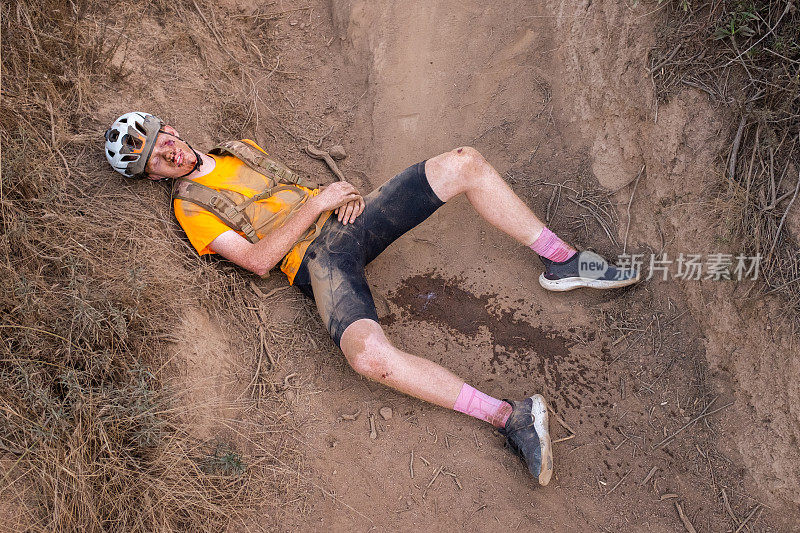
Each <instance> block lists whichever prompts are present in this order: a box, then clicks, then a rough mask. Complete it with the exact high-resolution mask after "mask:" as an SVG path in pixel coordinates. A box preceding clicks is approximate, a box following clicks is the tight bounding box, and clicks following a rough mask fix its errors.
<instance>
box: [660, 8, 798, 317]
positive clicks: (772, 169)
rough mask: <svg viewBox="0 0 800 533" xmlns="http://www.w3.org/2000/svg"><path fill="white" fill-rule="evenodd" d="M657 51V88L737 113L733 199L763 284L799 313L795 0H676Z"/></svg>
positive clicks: (728, 197) (729, 166) (729, 172)
mask: <svg viewBox="0 0 800 533" xmlns="http://www.w3.org/2000/svg"><path fill="white" fill-rule="evenodd" d="M669 8H670V13H669V16H668V18H667V22H666V23H665V25H664V27H663V28H662V35H661V38H660V39H659V42H660V43H661V44H660V45H659V47H658V48H656V49H655V50H653V51H652V52H651V57H650V62H651V73H652V75H653V78H654V81H655V84H656V95H657V97H658V98H659V100H661V101H664V100H666V99H668V98H670V97H671V96H672V95H673V94H675V93H676V92H677V91H678V90H679V89H680V88H682V87H684V86H690V87H696V88H698V89H700V90H702V91H704V92H706V93H707V94H708V95H709V97H710V98H711V99H712V100H713V101H716V102H720V103H724V104H727V105H729V106H730V107H731V109H732V110H733V115H734V120H733V121H732V123H731V131H730V138H731V142H730V145H729V146H730V149H729V151H728V153H727V154H725V156H726V165H725V168H726V176H725V177H726V181H725V183H724V184H723V185H724V189H725V192H724V199H725V201H726V203H727V205H729V206H730V211H731V217H730V218H732V219H733V220H734V221H735V222H734V226H735V227H734V228H733V229H734V231H735V233H736V234H737V236H738V237H739V239H740V240H741V241H742V242H743V243H744V246H745V248H746V250H745V252H747V253H749V254H750V255H755V254H760V255H761V256H762V257H763V259H762V275H763V279H764V280H765V284H764V290H765V291H767V292H775V293H779V294H780V295H782V296H783V297H784V298H785V300H786V301H787V303H788V304H789V305H790V306H791V307H792V308H794V310H795V311H796V312H798V313H800V246H798V242H797V240H796V236H794V237H793V236H792V235H791V233H790V232H789V230H788V227H787V218H788V217H789V216H792V214H794V216H797V210H798V209H800V205H798V202H796V199H797V196H798V190H799V189H800V37H798V36H800V9H798V7H797V6H796V5H795V3H794V2H792V1H791V0H723V1H719V2H716V1H715V2H687V1H686V0H677V1H673V2H670V3H669Z"/></svg>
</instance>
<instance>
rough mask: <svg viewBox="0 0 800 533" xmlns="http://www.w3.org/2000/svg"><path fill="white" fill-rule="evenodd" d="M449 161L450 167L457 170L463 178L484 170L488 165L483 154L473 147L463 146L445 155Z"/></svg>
mask: <svg viewBox="0 0 800 533" xmlns="http://www.w3.org/2000/svg"><path fill="white" fill-rule="evenodd" d="M444 155H445V156H446V159H447V163H448V166H450V167H451V168H452V169H453V170H455V171H456V172H457V173H458V174H460V175H461V176H471V175H474V174H476V173H478V172H477V171H480V170H482V167H483V166H484V165H485V164H486V159H484V157H483V155H481V153H480V152H479V151H478V150H477V149H475V148H473V147H472V146H461V147H459V148H456V149H455V150H450V151H449V152H446V154H444Z"/></svg>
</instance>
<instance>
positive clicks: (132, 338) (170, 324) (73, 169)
mask: <svg viewBox="0 0 800 533" xmlns="http://www.w3.org/2000/svg"><path fill="white" fill-rule="evenodd" d="M184 4H185V5H184ZM184 4H175V5H174V6H173V7H170V4H167V3H164V4H163V5H162V4H161V3H158V2H155V3H153V2H150V3H133V4H127V5H122V4H117V8H115V10H114V13H110V12H109V10H108V9H107V4H106V3H105V2H100V1H97V0H74V1H72V2H60V1H58V0H19V1H17V2H4V3H3V5H2V36H3V42H2V70H3V93H2V106H1V107H0V121H1V123H2V136H1V137H0V141H1V142H2V155H3V157H2V181H0V217H1V220H2V231H0V339H1V341H2V342H0V420H1V421H2V422H0V459H2V460H3V461H2V463H0V464H2V465H3V468H2V469H0V476H1V477H2V482H0V495H2V498H3V499H5V500H6V501H11V502H13V505H14V507H15V509H16V511H17V513H16V519H17V523H16V524H5V525H7V526H10V527H13V528H18V529H25V530H31V531H77V530H81V531H171V530H177V531H219V530H223V529H224V528H225V527H226V526H227V525H228V524H230V523H231V521H234V522H236V521H240V520H241V519H242V516H243V514H242V513H243V511H244V510H245V509H247V508H249V507H252V506H253V505H256V504H257V503H258V502H263V501H264V499H265V498H268V499H269V500H268V501H271V506H273V507H271V508H275V507H278V506H279V505H280V504H281V502H288V501H291V500H298V498H300V499H302V497H303V490H304V489H303V486H302V482H301V481H300V476H299V467H298V462H297V461H298V457H297V452H296V450H295V449H294V448H293V447H292V446H291V445H289V444H287V439H286V432H287V430H288V429H289V428H288V426H287V424H288V422H286V421H285V420H284V419H283V418H281V417H278V416H277V415H276V416H275V417H274V418H273V417H272V415H271V414H270V413H269V412H266V413H262V415H263V416H264V417H265V423H267V424H269V426H268V428H269V431H267V432H265V433H264V434H263V435H258V438H254V437H253V436H252V435H251V436H250V437H246V438H242V439H239V441H240V442H244V443H245V444H247V443H249V444H250V445H246V446H245V447H246V448H248V450H247V453H245V452H243V451H241V450H238V449H237V448H236V447H235V445H234V443H232V442H230V443H216V442H215V443H207V442H202V441H199V440H198V439H196V438H195V437H193V436H192V434H191V431H190V428H188V427H187V426H185V425H184V423H183V422H182V421H183V420H184V419H185V415H186V414H187V413H186V408H185V407H183V406H181V405H179V404H177V403H176V401H174V398H175V394H173V392H174V391H170V390H168V389H167V388H165V386H164V382H165V377H164V372H165V369H166V368H168V367H169V364H168V363H169V357H170V348H169V344H168V343H169V341H170V339H172V338H173V335H174V333H173V332H174V330H175V328H176V326H177V324H178V321H179V320H180V317H181V316H182V309H183V308H185V306H189V305H204V306H205V307H206V308H209V309H210V310H211V311H212V312H214V313H215V314H216V315H217V316H218V317H219V318H220V320H223V321H224V322H225V324H226V327H227V328H230V330H231V331H253V330H254V329H255V328H256V326H255V322H256V320H257V319H256V318H254V317H253V316H251V314H249V313H241V312H240V311H238V310H239V309H241V307H243V306H248V305H249V306H257V305H258V302H257V300H256V298H255V295H254V294H253V292H252V290H251V289H250V287H249V280H248V279H247V278H245V277H243V276H241V275H238V274H236V273H233V272H232V271H231V270H230V269H229V268H227V267H220V266H219V265H216V264H213V263H209V262H202V261H199V260H198V259H197V258H196V256H195V255H194V254H193V252H192V251H191V250H190V248H189V246H188V244H187V243H186V242H185V241H183V240H182V239H181V238H180V236H179V233H178V231H177V230H176V228H175V224H174V222H173V221H172V218H171V214H170V211H169V201H168V198H169V197H168V194H169V193H168V191H166V190H165V189H164V188H159V187H146V186H145V185H146V184H130V183H126V182H124V181H123V180H122V178H120V177H118V176H117V175H115V174H113V173H112V172H110V171H109V169H108V168H107V164H106V162H105V160H104V159H103V158H102V156H101V155H100V154H101V152H100V150H99V146H100V143H101V137H100V134H101V132H102V131H103V129H104V128H105V126H106V124H105V123H104V121H105V120H107V119H108V117H103V119H102V120H101V119H100V118H98V111H97V102H98V95H99V94H100V93H101V91H107V90H109V87H113V86H114V84H115V83H117V82H120V81H122V80H124V79H125V78H126V76H127V75H128V73H127V70H126V68H127V67H126V66H125V65H124V64H123V62H119V61H115V57H119V56H120V54H122V52H124V51H125V47H127V46H128V44H129V43H130V39H129V38H127V37H126V32H127V31H128V29H129V22H132V21H135V20H137V16H136V15H137V12H138V10H141V9H144V8H145V7H147V8H148V9H151V10H155V11H160V12H163V14H164V16H170V18H171V19H173V20H177V19H178V15H179V14H180V13H186V12H190V11H187V10H192V9H194V6H193V2H191V1H190V2H188V3H184ZM126 10H127V11H126ZM126 21H128V22H126ZM195 22H196V20H194V19H192V20H190V21H188V22H186V23H185V24H186V26H187V27H191V24H194V23H195ZM189 23H191V24H189ZM115 54H116V56H115ZM164 83H166V82H164ZM235 101H239V102H247V101H248V100H247V94H246V93H244V94H243V95H242V96H241V97H239V99H238V100H235ZM237 105H238V109H239V111H238V112H240V113H242V114H247V113H250V115H251V118H250V121H251V122H255V121H256V120H257V118H256V117H255V116H254V115H253V112H252V111H251V110H250V109H249V108H247V105H245V104H243V103H241V104H237ZM222 118H225V121H226V122H227V123H230V120H229V119H230V117H222ZM243 338H244V337H243ZM242 343H243V346H241V348H242V350H243V351H244V353H252V354H253V357H255V354H256V353H257V350H258V348H259V344H260V343H259V342H258V339H256V338H255V337H250V338H245V340H243V341H242ZM273 349H275V347H273ZM277 349H278V350H280V346H278V347H277ZM254 366H255V365H254ZM263 370H264V369H261V370H260V372H263ZM269 370H271V371H272V372H270V371H269ZM274 370H275V369H274V368H271V369H268V371H267V372H266V373H265V374H264V375H263V376H261V377H260V378H259V379H261V380H265V381H269V380H276V381H279V380H277V378H276V377H275V376H274ZM245 383H246V381H245ZM267 392H268V390H267ZM262 399H265V400H270V399H271V398H269V397H267V398H262ZM272 399H274V398H272ZM233 433H235V432H233ZM231 440H237V439H231ZM256 443H257V444H256ZM3 518H5V517H3Z"/></svg>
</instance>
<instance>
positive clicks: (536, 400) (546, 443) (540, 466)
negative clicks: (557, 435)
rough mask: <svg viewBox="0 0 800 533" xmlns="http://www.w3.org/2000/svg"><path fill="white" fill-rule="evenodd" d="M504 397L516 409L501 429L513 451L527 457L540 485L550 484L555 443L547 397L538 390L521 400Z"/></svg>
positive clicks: (526, 462) (529, 466) (525, 458)
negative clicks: (552, 442)
mask: <svg viewBox="0 0 800 533" xmlns="http://www.w3.org/2000/svg"><path fill="white" fill-rule="evenodd" d="M503 401H506V402H508V403H510V404H511V406H512V407H513V410H512V411H511V416H510V417H508V421H506V427H504V428H500V429H499V430H498V431H500V434H501V435H503V436H505V438H506V443H507V444H508V447H509V448H511V451H513V452H514V453H516V454H517V455H518V456H520V457H521V458H522V460H523V461H525V464H527V465H528V470H530V472H531V474H533V476H534V477H535V478H536V479H537V480H538V481H539V485H542V486H544V485H547V484H548V483H550V476H552V475H553V447H552V445H551V444H550V428H549V425H548V421H547V403H545V401H544V397H542V395H541V394H534V395H533V396H531V397H530V398H525V399H524V400H522V401H520V402H513V401H510V400H503Z"/></svg>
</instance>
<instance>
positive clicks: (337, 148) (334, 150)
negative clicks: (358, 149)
mask: <svg viewBox="0 0 800 533" xmlns="http://www.w3.org/2000/svg"><path fill="white" fill-rule="evenodd" d="M328 153H329V154H331V157H332V158H334V159H344V158H345V157H347V152H346V151H345V149H344V146H342V145H341V144H335V145H333V146H331V149H330V150H328Z"/></svg>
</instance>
